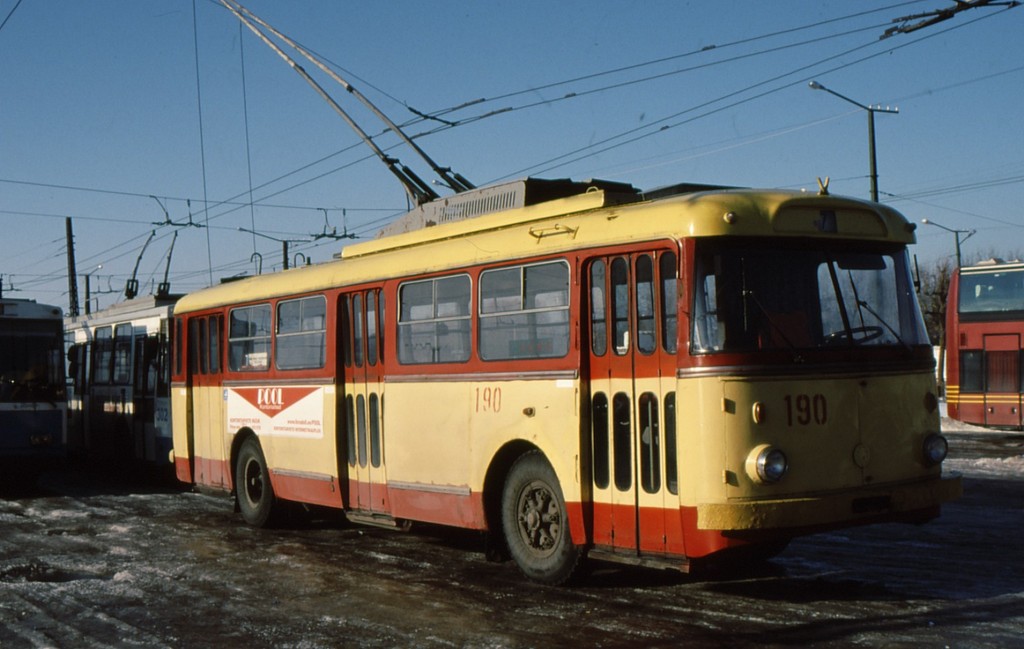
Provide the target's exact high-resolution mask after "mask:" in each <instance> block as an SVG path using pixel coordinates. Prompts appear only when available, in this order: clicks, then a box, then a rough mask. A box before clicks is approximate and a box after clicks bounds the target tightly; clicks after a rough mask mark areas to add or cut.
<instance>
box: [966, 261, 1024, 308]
mask: <svg viewBox="0 0 1024 649" xmlns="http://www.w3.org/2000/svg"><path fill="white" fill-rule="evenodd" d="M958 309H959V312H960V313H1005V312H1008V311H1024V268H1013V269H1004V270H1000V271H998V272H985V273H962V274H961V275H960V304H959V306H958Z"/></svg>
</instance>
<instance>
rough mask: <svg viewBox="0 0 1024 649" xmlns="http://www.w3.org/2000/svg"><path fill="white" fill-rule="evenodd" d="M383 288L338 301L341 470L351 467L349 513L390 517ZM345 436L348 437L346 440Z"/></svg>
mask: <svg viewBox="0 0 1024 649" xmlns="http://www.w3.org/2000/svg"><path fill="white" fill-rule="evenodd" d="M382 295H383V294H382V292H381V290H380V289H377V288H374V289H369V290H366V291H359V292H356V293H350V294H348V295H344V296H342V298H341V301H340V303H339V312H340V313H339V315H340V317H339V321H340V322H341V323H342V324H341V328H340V331H341V334H340V335H341V337H342V341H341V346H342V348H343V360H344V375H345V376H344V385H343V386H342V389H341V390H340V391H339V392H340V394H341V395H342V396H341V399H342V403H341V404H339V412H342V413H343V417H344V419H343V421H342V422H340V423H341V425H339V427H338V435H339V437H338V446H339V458H342V457H343V458H344V464H343V463H342V462H341V460H340V459H339V469H341V468H343V467H344V466H345V465H346V464H347V466H348V485H349V488H348V501H347V503H346V506H347V507H349V508H351V509H358V510H363V511H370V512H377V513H386V512H388V511H390V509H391V507H390V504H389V502H388V495H387V478H386V474H385V471H384V368H383V358H384V356H383V349H384V345H383V335H382V333H383V327H382V323H383V321H384V317H383V316H384V304H383V297H382ZM342 433H343V434H344V438H342Z"/></svg>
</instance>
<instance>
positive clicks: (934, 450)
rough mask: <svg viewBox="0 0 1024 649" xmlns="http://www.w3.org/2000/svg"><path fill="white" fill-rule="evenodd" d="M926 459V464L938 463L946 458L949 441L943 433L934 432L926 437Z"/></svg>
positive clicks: (924, 447) (924, 446)
mask: <svg viewBox="0 0 1024 649" xmlns="http://www.w3.org/2000/svg"><path fill="white" fill-rule="evenodd" d="M923 449H924V461H925V463H926V464H938V463H940V462H942V461H943V460H945V459H946V454H947V453H949V443H948V442H946V438H945V437H943V436H942V435H938V434H936V433H932V434H930V435H928V436H927V437H925V438H924V445H923Z"/></svg>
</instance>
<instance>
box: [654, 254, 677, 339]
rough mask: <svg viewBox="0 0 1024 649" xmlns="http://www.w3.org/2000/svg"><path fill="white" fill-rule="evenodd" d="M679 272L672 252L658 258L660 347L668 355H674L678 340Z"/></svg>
mask: <svg viewBox="0 0 1024 649" xmlns="http://www.w3.org/2000/svg"><path fill="white" fill-rule="evenodd" d="M678 274H679V270H678V267H677V264H676V255H675V253H674V252H664V253H662V254H661V256H660V257H659V258H658V287H659V290H660V295H659V298H660V300H661V320H662V327H661V346H662V349H664V350H665V351H667V352H668V353H670V354H675V353H676V344H677V343H676V341H677V340H678V339H679V315H678V313H679V306H678V301H679V293H678V291H679V289H678V280H677V276H678Z"/></svg>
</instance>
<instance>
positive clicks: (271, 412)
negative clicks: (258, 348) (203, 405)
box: [226, 386, 324, 439]
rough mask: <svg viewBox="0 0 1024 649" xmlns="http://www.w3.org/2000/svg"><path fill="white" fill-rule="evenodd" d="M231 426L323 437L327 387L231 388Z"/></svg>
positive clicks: (230, 427) (229, 394)
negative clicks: (325, 390) (325, 388)
mask: <svg viewBox="0 0 1024 649" xmlns="http://www.w3.org/2000/svg"><path fill="white" fill-rule="evenodd" d="M226 392H227V395H226V398H227V416H228V430H231V431H237V430H241V429H242V428H249V429H251V430H252V431H253V432H255V433H256V434H257V435H277V436H281V437H304V438H310V439H313V438H317V439H318V438H322V437H323V435H324V425H323V416H324V389H323V388H322V387H320V386H272V387H245V388H241V387H240V388H228V389H227V390H226Z"/></svg>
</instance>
